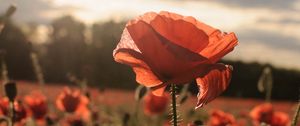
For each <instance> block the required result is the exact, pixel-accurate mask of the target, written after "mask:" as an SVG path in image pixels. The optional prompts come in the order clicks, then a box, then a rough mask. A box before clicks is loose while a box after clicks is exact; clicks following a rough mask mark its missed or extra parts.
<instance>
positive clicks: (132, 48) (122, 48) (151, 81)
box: [113, 29, 162, 87]
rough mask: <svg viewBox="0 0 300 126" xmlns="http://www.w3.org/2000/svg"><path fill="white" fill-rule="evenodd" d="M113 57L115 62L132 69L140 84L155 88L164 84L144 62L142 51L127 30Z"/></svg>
mask: <svg viewBox="0 0 300 126" xmlns="http://www.w3.org/2000/svg"><path fill="white" fill-rule="evenodd" d="M113 55H114V59H115V61H117V62H119V63H123V64H127V65H129V66H131V67H132V69H133V71H134V72H135V74H136V81H137V82H138V83H140V84H143V85H145V86H147V87H153V86H156V85H159V84H161V83H162V82H161V81H160V80H159V79H158V78H157V77H156V75H155V74H154V73H153V72H152V70H151V69H150V67H149V66H148V65H147V64H146V63H145V62H144V61H143V60H142V58H143V57H142V56H141V54H140V50H139V49H138V48H137V47H136V45H135V43H134V42H133V40H132V38H131V36H130V34H129V33H128V30H127V29H125V30H124V31H123V34H122V38H121V40H120V43H119V44H118V46H117V48H116V49H115V50H114V54H113Z"/></svg>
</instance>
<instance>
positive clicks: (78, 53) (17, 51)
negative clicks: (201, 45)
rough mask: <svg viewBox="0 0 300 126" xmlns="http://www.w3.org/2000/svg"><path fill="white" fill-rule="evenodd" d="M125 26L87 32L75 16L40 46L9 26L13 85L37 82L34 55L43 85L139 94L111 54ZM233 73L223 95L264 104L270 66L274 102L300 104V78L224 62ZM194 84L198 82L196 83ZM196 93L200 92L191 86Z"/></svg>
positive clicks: (3, 42)
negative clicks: (260, 86) (263, 83)
mask: <svg viewBox="0 0 300 126" xmlns="http://www.w3.org/2000/svg"><path fill="white" fill-rule="evenodd" d="M125 23H126V22H114V21H107V22H99V23H95V24H93V25H91V26H90V27H87V26H86V25H85V24H84V23H82V22H80V21H78V20H76V19H74V18H73V17H71V16H64V17H61V18H58V19H55V20H54V21H52V23H51V24H50V27H51V32H50V34H49V35H48V37H49V39H48V42H46V43H44V44H37V43H35V42H32V41H31V40H30V39H28V34H27V33H24V31H23V30H22V29H21V28H20V27H18V26H17V25H16V24H14V23H13V21H8V22H7V24H6V26H5V27H4V29H3V31H2V33H1V35H0V50H1V51H0V53H1V56H2V57H3V58H2V59H3V61H4V62H5V63H6V64H7V71H8V76H9V78H10V79H12V80H30V81H36V76H35V73H34V69H33V66H32V61H31V58H30V53H31V52H34V53H36V54H37V55H38V59H39V63H40V65H41V68H42V71H43V74H44V79H45V81H46V82H48V83H50V82H51V83H70V80H69V78H68V76H69V75H72V76H75V77H76V78H78V79H81V80H87V82H88V84H89V86H95V87H98V88H101V89H104V88H107V87H109V88H122V89H134V88H135V87H136V86H137V84H136V81H135V75H134V73H133V72H132V70H131V69H130V67H127V66H125V65H121V64H118V63H116V62H114V61H113V57H112V51H113V49H114V48H115V47H116V45H117V43H118V42H119V40H120V37H121V33H122V30H123V29H124V27H125ZM222 62H225V63H227V64H231V65H233V67H234V71H233V78H232V80H231V84H230V86H229V88H228V90H226V91H225V93H224V95H226V96H233V97H256V98H263V96H264V94H262V93H259V92H258V90H257V81H258V79H259V77H260V76H261V73H262V70H263V68H264V67H265V66H269V67H271V68H272V71H273V72H272V73H273V79H274V80H273V83H274V87H273V93H272V94H273V97H272V98H273V99H285V100H295V101H296V100H297V99H298V94H299V83H300V72H299V71H296V70H287V69H279V68H275V67H273V66H271V65H266V64H258V63H243V62H240V61H222ZM193 83H194V82H193ZM190 90H191V91H192V92H194V93H196V90H197V87H195V85H192V86H190Z"/></svg>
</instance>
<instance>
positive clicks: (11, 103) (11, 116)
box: [9, 101, 15, 126]
mask: <svg viewBox="0 0 300 126" xmlns="http://www.w3.org/2000/svg"><path fill="white" fill-rule="evenodd" d="M9 109H10V110H9V112H10V124H9V126H13V125H14V116H15V115H14V111H15V109H14V102H13V101H10V102H9Z"/></svg>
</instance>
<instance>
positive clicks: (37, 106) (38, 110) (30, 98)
mask: <svg viewBox="0 0 300 126" xmlns="http://www.w3.org/2000/svg"><path fill="white" fill-rule="evenodd" d="M24 100H25V102H26V104H27V105H28V106H29V110H30V114H31V116H32V117H33V118H34V119H37V120H41V119H44V117H45V116H46V114H47V112H48V105H47V100H46V97H45V96H44V95H43V94H42V93H40V92H38V91H34V92H32V93H31V94H30V95H27V96H25V98H24Z"/></svg>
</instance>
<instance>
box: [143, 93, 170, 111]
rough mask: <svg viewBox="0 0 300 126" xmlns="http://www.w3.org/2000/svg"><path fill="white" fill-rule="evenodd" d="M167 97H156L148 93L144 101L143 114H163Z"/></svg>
mask: <svg viewBox="0 0 300 126" xmlns="http://www.w3.org/2000/svg"><path fill="white" fill-rule="evenodd" d="M168 103H169V97H168V95H167V94H164V95H163V96H156V95H153V94H152V93H148V95H147V96H145V99H144V113H145V114H146V115H157V114H161V113H163V112H165V110H166V109H167V108H168Z"/></svg>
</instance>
